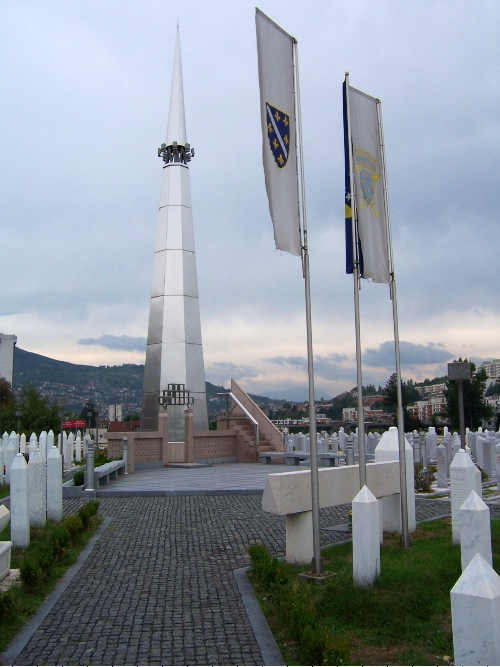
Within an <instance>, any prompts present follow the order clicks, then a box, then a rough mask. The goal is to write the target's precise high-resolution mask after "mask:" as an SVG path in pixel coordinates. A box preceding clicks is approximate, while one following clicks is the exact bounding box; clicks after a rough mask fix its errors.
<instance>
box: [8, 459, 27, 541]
mask: <svg viewBox="0 0 500 667" xmlns="http://www.w3.org/2000/svg"><path fill="white" fill-rule="evenodd" d="M10 473H11V475H10V539H11V540H12V543H13V544H14V546H16V547H27V546H28V545H29V543H30V514H29V504H28V495H29V491H28V489H29V487H28V466H27V465H26V459H25V458H24V456H23V455H22V454H17V456H16V458H15V459H14V462H13V464H12V466H11V469H10Z"/></svg>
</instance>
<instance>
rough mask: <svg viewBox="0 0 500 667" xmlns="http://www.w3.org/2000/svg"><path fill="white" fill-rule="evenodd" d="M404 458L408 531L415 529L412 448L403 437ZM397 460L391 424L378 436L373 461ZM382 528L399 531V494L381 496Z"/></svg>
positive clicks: (394, 432) (396, 432) (394, 429)
mask: <svg viewBox="0 0 500 667" xmlns="http://www.w3.org/2000/svg"><path fill="white" fill-rule="evenodd" d="M405 458H406V497H407V504H408V531H409V532H410V533H414V532H415V530H416V529H417V522H416V517H415V482H414V468H413V450H412V448H411V447H410V445H409V444H408V442H407V441H406V439H405ZM383 461H399V439H398V429H397V428H396V427H395V426H391V427H390V428H389V430H388V431H386V432H385V433H384V435H383V436H382V437H381V438H380V442H379V443H378V445H377V448H376V449H375V462H376V463H381V462H383ZM380 513H381V515H382V516H381V520H382V525H383V529H384V531H385V532H388V533H401V498H400V495H399V494H398V495H395V496H391V497H388V498H383V499H382V501H381V502H380Z"/></svg>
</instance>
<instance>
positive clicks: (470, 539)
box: [458, 491, 493, 571]
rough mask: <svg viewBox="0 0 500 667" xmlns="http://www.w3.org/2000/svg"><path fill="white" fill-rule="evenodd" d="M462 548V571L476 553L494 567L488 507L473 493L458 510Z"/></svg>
mask: <svg viewBox="0 0 500 667" xmlns="http://www.w3.org/2000/svg"><path fill="white" fill-rule="evenodd" d="M458 525H459V529H460V548H461V550H462V571H463V570H465V568H466V567H467V565H468V564H469V563H470V562H471V560H472V559H473V558H474V556H475V555H476V553H480V554H481V556H482V557H483V558H484V559H485V560H486V561H487V562H488V563H489V564H490V565H493V562H492V557H491V524H490V509H489V507H488V505H486V503H485V502H484V501H483V500H482V499H481V498H480V497H479V496H478V495H477V493H476V492H475V491H471V492H470V494H469V495H468V496H467V499H466V500H465V502H464V503H463V504H462V506H461V507H460V509H459V510H458Z"/></svg>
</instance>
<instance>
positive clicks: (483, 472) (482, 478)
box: [476, 464, 488, 482]
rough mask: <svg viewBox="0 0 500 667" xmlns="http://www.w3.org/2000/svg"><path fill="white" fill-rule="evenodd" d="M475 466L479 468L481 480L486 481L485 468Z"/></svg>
mask: <svg viewBox="0 0 500 667" xmlns="http://www.w3.org/2000/svg"><path fill="white" fill-rule="evenodd" d="M476 465H477V464H476ZM477 467H478V468H479V471H480V473H481V482H486V481H487V480H488V475H487V474H486V472H485V470H483V468H481V466H477Z"/></svg>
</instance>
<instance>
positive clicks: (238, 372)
mask: <svg viewBox="0 0 500 667" xmlns="http://www.w3.org/2000/svg"><path fill="white" fill-rule="evenodd" d="M205 375H206V378H207V380H208V381H209V382H212V383H214V384H223V385H227V384H228V383H229V381H230V380H231V378H233V379H234V380H240V379H241V378H252V377H256V376H257V375H258V373H257V372H256V371H255V370H254V369H253V368H251V367H250V366H238V365H237V364H233V363H231V362H230V361H218V362H216V363H213V364H210V366H208V367H207V368H206V371H205Z"/></svg>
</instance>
